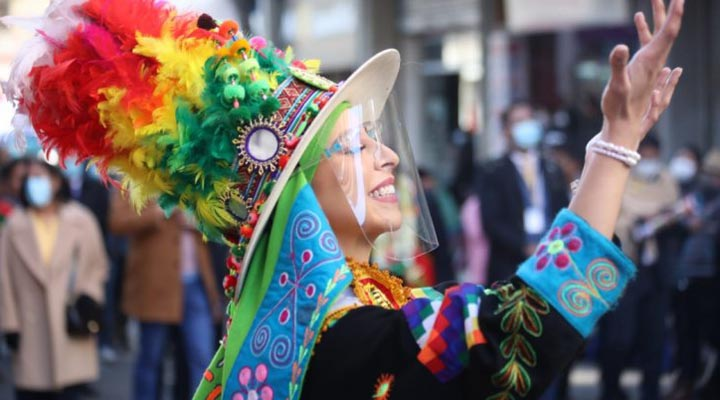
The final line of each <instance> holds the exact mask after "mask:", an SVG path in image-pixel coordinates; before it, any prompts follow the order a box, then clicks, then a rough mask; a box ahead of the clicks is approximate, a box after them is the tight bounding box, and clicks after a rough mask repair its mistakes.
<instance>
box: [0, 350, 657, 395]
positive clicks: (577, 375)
mask: <svg viewBox="0 0 720 400" xmlns="http://www.w3.org/2000/svg"><path fill="white" fill-rule="evenodd" d="M7 364H8V361H7V360H4V361H3V362H2V375H3V381H2V383H0V399H3V400H6V399H7V400H12V399H13V396H12V390H11V386H10V385H9V384H8V380H7V379H8V373H9V371H8V368H7ZM131 375H132V356H131V355H130V354H124V355H121V356H120V358H119V360H118V361H117V362H115V363H112V364H103V366H102V376H101V378H100V382H99V383H98V384H97V385H95V389H96V390H97V392H98V395H97V396H96V397H95V398H97V399H102V400H128V399H130V388H131ZM570 380H571V384H572V389H571V399H573V400H595V399H597V397H598V395H599V393H598V382H599V380H600V375H599V372H598V370H597V369H596V368H595V367H593V366H590V365H587V364H586V365H581V366H579V367H576V368H575V369H574V370H573V372H572V373H571V375H570ZM622 382H623V386H624V387H626V388H627V389H629V390H630V391H631V393H632V397H630V399H637V398H639V396H638V395H637V390H636V388H637V386H638V383H639V382H640V374H639V373H638V372H635V371H629V372H626V373H625V374H624V375H623V378H622ZM669 384H670V377H669V376H666V377H664V378H663V387H665V388H667V387H668V386H669ZM165 392H166V393H170V390H169V388H166V390H165ZM168 399H169V396H168Z"/></svg>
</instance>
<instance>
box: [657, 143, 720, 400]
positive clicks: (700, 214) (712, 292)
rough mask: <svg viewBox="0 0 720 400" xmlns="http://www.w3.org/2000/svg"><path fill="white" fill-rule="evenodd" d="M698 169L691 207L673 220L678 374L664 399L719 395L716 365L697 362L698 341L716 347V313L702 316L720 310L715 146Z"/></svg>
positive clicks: (719, 160)
mask: <svg viewBox="0 0 720 400" xmlns="http://www.w3.org/2000/svg"><path fill="white" fill-rule="evenodd" d="M698 175H699V177H698V178H697V179H696V180H695V181H696V184H695V187H694V189H695V190H693V191H692V192H691V193H689V194H688V195H687V196H686V198H689V199H692V202H691V203H690V204H692V207H689V208H688V211H687V212H686V213H685V214H684V215H683V217H684V218H683V219H682V222H681V223H680V224H679V225H680V226H681V227H682V228H684V229H683V231H684V234H685V237H684V239H685V240H684V242H683V244H682V248H681V251H680V255H679V257H678V262H677V264H678V268H677V278H678V281H677V286H676V292H675V296H674V312H675V336H676V340H677V341H676V348H677V350H676V351H677V352H676V360H677V361H676V367H677V370H678V373H679V374H678V379H677V380H676V381H675V385H674V387H673V389H672V391H671V392H670V394H669V395H668V396H667V397H666V399H667V400H690V399H695V398H698V399H703V400H704V399H717V398H718V396H719V395H720V393H719V389H720V387H719V386H718V383H719V382H718V368H717V367H715V371H714V374H712V375H711V374H709V373H708V372H711V371H703V368H702V367H703V366H702V362H701V358H702V357H701V353H702V347H703V345H710V346H711V347H714V348H715V350H716V351H717V349H718V347H719V343H718V342H719V340H718V335H717V332H718V324H717V321H716V318H707V316H708V315H718V312H720V308H719V307H720V301H719V300H720V297H719V296H718V294H717V293H718V292H719V291H720V268H719V267H718V265H719V260H720V258H719V257H718V248H720V235H718V229H720V150H718V149H714V150H711V151H710V152H708V154H707V155H706V156H705V158H704V159H703V162H702V168H701V170H700V171H699V174H698ZM712 364H713V363H708V364H707V365H706V369H707V367H708V366H711V365H712ZM708 376H711V378H712V379H710V380H708V379H707V377H708Z"/></svg>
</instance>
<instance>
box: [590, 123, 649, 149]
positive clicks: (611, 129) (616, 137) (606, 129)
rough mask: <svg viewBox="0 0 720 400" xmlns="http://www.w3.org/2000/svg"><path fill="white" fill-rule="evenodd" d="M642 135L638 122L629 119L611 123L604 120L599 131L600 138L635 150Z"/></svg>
mask: <svg viewBox="0 0 720 400" xmlns="http://www.w3.org/2000/svg"><path fill="white" fill-rule="evenodd" d="M643 136H644V135H643V134H642V133H641V129H640V124H639V123H632V122H630V121H613V122H612V123H611V122H608V121H607V120H606V121H605V122H604V123H603V127H602V130H601V131H600V139H601V140H604V141H606V142H608V143H612V144H614V145H616V146H620V147H624V148H626V149H628V150H632V151H637V149H638V147H640V141H642V138H643Z"/></svg>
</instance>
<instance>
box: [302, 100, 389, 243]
mask: <svg viewBox="0 0 720 400" xmlns="http://www.w3.org/2000/svg"><path fill="white" fill-rule="evenodd" d="M378 134H379V132H377V127H376V126H375V125H373V124H362V127H358V124H357V123H354V122H353V118H352V117H351V115H350V112H349V111H346V112H344V113H343V114H341V115H340V117H339V118H338V121H337V123H336V125H335V128H334V129H333V132H332V133H331V135H330V138H329V140H328V149H329V152H328V153H326V157H323V159H322V161H321V162H320V164H319V165H318V168H317V171H316V173H315V177H314V179H313V184H312V186H313V189H314V191H315V194H316V195H317V197H318V200H319V201H320V205H321V206H322V208H323V211H324V212H325V215H326V216H327V217H328V220H329V221H330V225H331V226H332V227H333V230H334V231H335V233H336V234H337V235H338V236H341V235H347V234H351V235H363V234H364V235H365V236H366V238H367V239H368V240H369V241H370V242H373V241H374V240H375V239H376V238H377V237H378V236H380V235H381V234H383V233H385V232H388V231H392V230H397V229H398V228H399V227H400V225H401V223H402V214H401V212H400V206H399V203H398V197H397V195H396V194H395V176H394V171H395V168H396V167H397V165H398V162H399V161H400V160H399V158H398V155H397V154H396V153H395V152H394V151H393V150H392V149H390V148H389V147H387V146H385V145H383V144H382V143H380V141H378V140H377V135H378ZM361 227H362V229H360V228H361Z"/></svg>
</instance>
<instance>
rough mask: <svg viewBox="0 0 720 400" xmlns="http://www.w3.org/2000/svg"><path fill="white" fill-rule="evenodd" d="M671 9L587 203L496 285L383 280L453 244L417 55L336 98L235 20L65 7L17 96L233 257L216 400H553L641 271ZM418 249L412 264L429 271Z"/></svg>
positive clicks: (47, 24) (626, 76)
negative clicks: (645, 177) (408, 89)
mask: <svg viewBox="0 0 720 400" xmlns="http://www.w3.org/2000/svg"><path fill="white" fill-rule="evenodd" d="M652 1H653V6H654V7H653V9H654V16H655V26H656V32H655V33H651V32H650V30H649V28H648V26H647V23H646V22H645V19H644V17H643V16H642V14H638V15H637V16H636V24H637V27H638V33H639V36H640V41H641V44H642V48H641V49H640V51H639V52H638V53H637V55H636V56H635V57H634V58H633V59H632V61H629V52H628V49H627V47H624V46H619V47H617V48H616V49H615V50H614V51H613V53H612V55H611V64H612V67H613V75H612V78H611V80H610V82H609V83H608V87H607V90H606V93H605V96H604V97H603V104H602V105H603V111H604V115H605V123H604V125H603V128H602V131H601V133H600V134H599V136H598V139H597V140H596V141H594V142H593V144H592V145H591V146H590V150H591V151H590V152H589V153H588V155H587V158H588V163H587V168H586V170H585V171H584V172H583V176H582V179H581V180H580V184H579V189H578V192H577V196H576V197H575V199H574V200H573V202H572V204H571V205H570V208H569V209H568V210H564V211H562V212H561V213H560V214H559V215H558V216H557V217H556V219H555V222H554V224H553V226H552V227H551V230H550V231H549V233H548V234H547V235H546V237H545V239H544V240H543V241H542V243H541V245H540V247H539V248H538V250H537V252H536V253H535V254H533V255H532V256H531V257H529V258H528V260H526V261H525V262H524V263H522V264H521V265H520V266H519V269H518V270H517V272H516V273H515V274H514V275H512V276H509V277H507V280H506V281H503V282H500V283H497V284H495V285H493V287H492V288H490V289H485V288H483V287H481V286H477V285H472V284H460V285H456V284H454V283H446V284H444V285H442V286H440V287H437V288H415V289H411V288H408V287H406V286H404V285H403V283H402V282H401V281H400V280H399V279H397V278H395V277H392V276H390V275H389V274H388V273H387V272H386V271H380V270H378V269H377V267H376V266H373V265H370V264H369V263H368V259H369V256H370V253H371V252H372V250H373V246H374V245H375V243H376V241H377V240H378V239H380V238H381V237H383V236H385V237H389V238H390V240H389V241H390V243H395V241H394V240H392V239H393V238H408V237H409V238H411V239H412V241H414V242H419V243H420V244H421V247H422V248H423V249H424V250H430V249H432V247H433V246H434V245H436V242H437V241H436V238H435V234H434V231H433V229H432V224H431V223H430V222H429V219H428V213H427V211H426V206H425V199H424V197H423V194H422V193H423V192H422V190H421V186H420V184H419V183H418V182H419V180H418V177H417V171H416V168H415V163H414V160H413V156H412V151H411V149H410V146H409V142H408V140H407V137H406V135H405V132H404V131H403V129H402V123H401V118H399V116H398V114H397V112H396V110H395V107H394V105H393V102H392V100H391V98H392V95H391V93H392V89H393V86H394V84H395V80H396V78H397V75H398V72H399V69H400V55H399V53H398V52H397V51H396V50H392V49H390V50H385V51H382V52H380V53H378V54H377V55H375V56H374V57H372V58H371V59H370V60H368V61H367V62H366V63H364V64H363V65H362V66H361V67H360V68H358V69H357V70H356V71H355V72H354V73H353V74H352V75H351V76H350V77H349V78H348V79H347V80H346V81H344V82H343V83H341V84H336V83H334V82H331V81H329V80H327V79H325V78H323V77H321V76H319V75H317V74H316V72H317V67H318V62H317V61H316V60H315V61H314V60H307V61H300V60H297V59H295V58H294V57H293V54H292V51H291V50H290V49H287V50H285V51H283V50H281V49H278V48H275V47H273V46H272V45H271V44H270V43H268V42H267V41H266V40H265V39H263V38H261V37H257V36H256V37H250V38H246V37H244V36H243V35H242V34H240V32H241V30H240V27H239V26H238V25H237V24H236V23H235V22H233V21H224V22H219V21H215V20H214V19H212V18H211V17H209V16H208V15H194V14H181V13H177V12H176V10H174V9H172V8H171V7H170V6H168V5H167V3H166V2H160V1H154V0H128V1H124V2H118V1H114V0H72V1H69V2H52V3H51V5H50V7H49V9H48V11H47V14H46V18H44V19H42V20H41V22H40V24H41V25H42V29H41V31H42V32H43V34H42V35H38V36H37V37H36V38H35V39H34V41H33V42H32V43H31V45H29V46H28V48H29V49H30V50H28V52H27V53H25V54H24V55H21V56H20V57H19V59H18V61H17V62H16V65H15V69H14V70H13V74H12V79H11V81H10V83H9V88H10V94H11V96H13V98H14V99H15V100H17V101H18V102H19V105H20V108H19V112H20V113H21V114H26V115H27V116H29V118H30V120H31V121H32V124H33V126H34V128H35V130H36V132H38V135H39V136H40V138H41V140H42V142H43V144H44V146H45V148H46V150H50V149H56V150H57V151H58V153H59V154H60V155H61V156H62V157H68V156H76V157H77V158H78V159H80V160H85V159H90V160H91V161H93V162H95V163H97V164H98V167H99V169H100V171H101V172H103V173H104V174H106V173H107V171H108V169H109V168H113V169H115V170H118V171H119V172H121V173H122V174H123V180H122V184H123V187H124V188H126V189H127V192H128V193H129V195H130V196H131V197H132V198H133V200H135V202H136V204H138V205H141V204H143V202H144V200H146V199H148V198H157V199H158V204H159V205H160V206H162V207H163V208H164V209H165V211H166V212H170V211H171V210H172V209H174V208H175V207H179V208H181V209H184V210H186V211H189V212H191V213H193V214H194V215H195V217H196V220H197V222H198V224H199V229H200V230H201V231H202V232H203V233H204V234H205V235H206V236H207V237H209V238H211V239H215V240H220V241H223V242H224V243H226V244H227V245H228V246H229V248H230V252H231V257H229V258H228V262H227V266H228V275H227V276H226V278H225V281H224V286H225V289H226V293H227V295H228V296H229V298H230V299H231V301H230V304H229V307H228V320H227V321H228V331H227V336H226V337H225V338H224V339H223V341H222V343H221V345H220V347H219V349H218V351H217V353H216V355H215V357H214V359H213V361H212V363H211V365H210V367H209V368H208V370H207V372H206V373H205V375H204V377H203V380H202V382H201V383H200V386H199V388H198V390H197V393H196V395H195V397H196V398H197V399H218V398H223V399H228V400H230V399H232V400H246V399H258V398H260V399H263V400H270V399H298V398H304V399H313V400H316V399H337V398H343V399H368V398H375V399H385V400H387V399H390V398H392V399H393V400H400V399H436V398H442V399H465V398H474V399H475V398H477V399H485V400H511V399H512V400H515V399H520V398H537V397H538V396H539V395H540V394H541V393H542V392H543V390H544V388H545V387H546V386H547V384H548V383H549V382H550V381H551V380H552V378H553V377H554V376H555V375H556V374H557V373H558V372H559V371H562V370H563V368H564V367H565V366H566V365H567V363H568V362H569V360H570V359H572V357H573V356H574V355H575V354H576V352H577V351H578V349H579V348H580V347H581V346H582V343H583V341H584V340H585V339H586V338H587V336H588V335H589V334H590V332H591V331H592V329H593V327H594V325H595V324H596V323H597V321H598V319H599V318H600V317H601V316H602V315H603V314H604V313H605V312H607V311H608V310H609V309H611V308H612V307H613V306H614V304H615V303H616V302H617V301H618V299H619V297H620V295H621V294H622V292H623V290H624V288H625V286H626V284H627V282H628V280H629V279H631V277H632V276H633V274H634V270H635V269H634V266H633V265H632V263H631V262H630V261H629V260H628V259H627V257H625V256H624V255H623V254H622V251H621V250H620V249H619V248H618V247H617V246H615V245H614V244H613V243H611V242H610V241H609V240H608V237H609V236H610V235H611V234H612V232H613V229H614V227H615V222H616V220H617V214H618V210H619V207H620V198H621V194H622V191H623V187H624V185H625V182H626V181H627V177H628V168H627V166H626V165H625V164H624V163H623V162H626V161H628V159H629V158H628V157H629V156H628V155H634V150H635V149H636V147H637V144H638V143H639V141H640V139H642V138H643V137H644V136H645V134H646V133H647V131H648V129H649V128H650V127H651V126H652V125H653V124H654V123H655V122H656V121H657V118H658V117H659V115H660V114H661V113H662V112H663V111H664V110H665V108H666V107H667V106H668V104H669V102H670V99H671V97H672V93H673V90H674V88H675V85H676V84H677V82H678V79H679V76H680V71H679V70H674V71H671V70H670V69H669V68H665V66H664V65H665V61H666V59H667V55H668V53H669V51H670V48H671V47H672V44H673V42H674V39H675V37H676V36H677V34H678V31H679V29H680V20H681V16H682V11H683V2H682V0H674V1H673V2H672V3H671V5H670V13H669V14H668V15H667V16H666V11H665V7H664V5H663V3H662V1H661V0H652ZM601 150H602V151H601ZM633 160H634V158H633ZM500 228H502V227H500ZM401 242H402V241H400V240H398V241H397V244H398V246H394V247H393V248H392V251H391V252H392V253H393V255H394V256H396V257H397V258H400V259H401V258H404V257H413V256H417V255H418V254H417V253H409V252H408V249H406V248H402V247H401V246H399V244H400V243H401ZM2 317H3V316H2V315H0V318H2ZM153 394H154V393H153Z"/></svg>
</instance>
